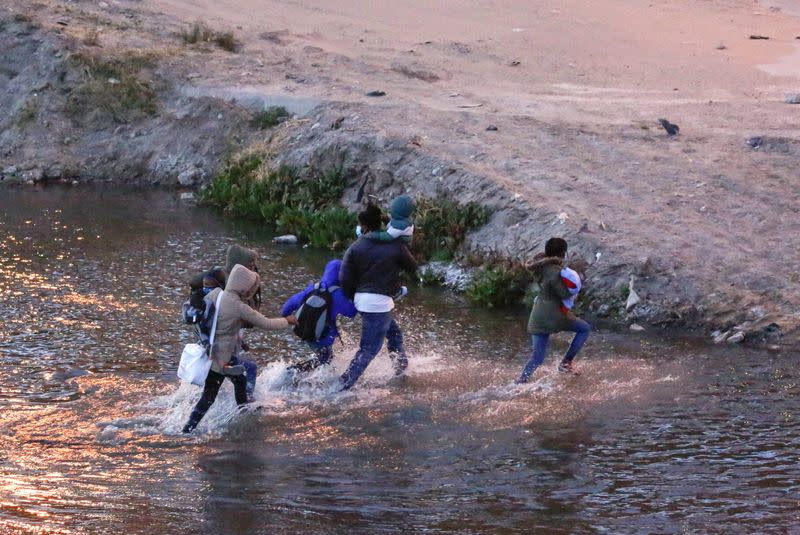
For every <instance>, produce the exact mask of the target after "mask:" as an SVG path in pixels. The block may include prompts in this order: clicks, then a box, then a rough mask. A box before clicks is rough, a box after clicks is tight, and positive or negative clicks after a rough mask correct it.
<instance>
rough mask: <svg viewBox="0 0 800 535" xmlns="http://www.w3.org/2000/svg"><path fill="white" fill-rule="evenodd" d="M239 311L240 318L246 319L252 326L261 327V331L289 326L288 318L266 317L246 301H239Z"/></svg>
mask: <svg viewBox="0 0 800 535" xmlns="http://www.w3.org/2000/svg"><path fill="white" fill-rule="evenodd" d="M239 313H240V314H241V318H242V320H244V321H246V322H247V323H249V324H250V325H252V326H253V327H256V328H257V329H261V330H262V331H273V330H277V329H285V328H287V327H289V325H290V323H289V320H288V319H286V318H267V317H265V316H264V315H263V314H261V313H260V312H256V311H255V310H253V309H252V308H250V306H248V305H247V304H246V303H239Z"/></svg>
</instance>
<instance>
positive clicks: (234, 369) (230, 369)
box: [222, 364, 244, 377]
mask: <svg viewBox="0 0 800 535" xmlns="http://www.w3.org/2000/svg"><path fill="white" fill-rule="evenodd" d="M243 373H244V366H243V365H241V364H234V365H233V366H223V367H222V375H230V376H234V377H235V376H237V375H242V374H243Z"/></svg>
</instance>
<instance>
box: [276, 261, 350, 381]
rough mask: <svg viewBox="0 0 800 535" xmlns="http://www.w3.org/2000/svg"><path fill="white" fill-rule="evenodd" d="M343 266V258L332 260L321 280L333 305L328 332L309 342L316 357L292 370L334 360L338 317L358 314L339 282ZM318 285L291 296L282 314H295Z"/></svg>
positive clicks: (312, 367)
mask: <svg viewBox="0 0 800 535" xmlns="http://www.w3.org/2000/svg"><path fill="white" fill-rule="evenodd" d="M341 267H342V261H341V260H331V261H330V262H328V264H327V265H326V266H325V271H324V272H323V273H322V280H320V283H319V286H320V287H322V288H327V289H328V291H329V292H331V307H330V311H329V314H328V334H327V335H326V336H324V337H323V338H321V339H319V340H318V341H317V342H311V343H309V345H310V346H311V348H312V349H314V352H315V353H316V356H315V357H314V358H312V359H308V360H305V361H303V362H299V363H298V364H295V365H293V366H290V367H289V369H290V370H293V371H298V372H307V371H311V370H313V369H315V368H318V367H319V366H322V365H323V364H328V363H329V362H330V361H331V360H333V343H334V342H335V341H336V338H337V337H338V336H339V329H338V325H337V324H336V318H337V317H338V316H345V317H347V318H354V317H355V315H356V312H357V311H356V307H355V305H354V304H353V302H352V301H351V300H350V299H348V298H347V297H346V296H345V295H344V290H342V288H341V284H340V283H339V270H340V269H341ZM316 286H317V284H315V283H311V284H309V285H308V286H306V288H305V289H304V290H303V291H302V292H298V293H296V294H294V295H293V296H292V297H290V298H289V300H288V301H286V303H284V305H283V308H281V316H284V317H286V316H291V315H293V314H295V313H296V312H297V310H298V309H299V308H300V307H301V306H302V304H303V302H305V300H306V297H308V295H309V294H310V293H311V292H313V291H314V289H315V288H316Z"/></svg>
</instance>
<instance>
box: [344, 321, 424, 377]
mask: <svg viewBox="0 0 800 535" xmlns="http://www.w3.org/2000/svg"><path fill="white" fill-rule="evenodd" d="M360 314H361V345H360V348H359V350H358V353H356V356H355V357H353V360H352V361H350V365H349V366H348V367H347V371H345V372H344V374H342V377H341V381H342V390H347V389H349V388H350V387H352V386H353V385H354V384H355V383H356V381H358V378H359V377H361V374H362V373H364V370H366V369H367V366H369V363H370V362H372V359H374V358H375V355H377V354H378V352H379V351H380V350H381V347H383V340H384V339H386V345H387V349H388V350H389V354H390V356H391V358H392V363H393V364H394V371H395V374H397V375H400V374H402V373H403V372H404V371H405V369H406V368H407V367H408V358H407V357H406V351H405V348H404V347H403V331H401V330H400V326H399V325H397V322H396V321H395V319H394V314H392V313H391V312H361V313H360Z"/></svg>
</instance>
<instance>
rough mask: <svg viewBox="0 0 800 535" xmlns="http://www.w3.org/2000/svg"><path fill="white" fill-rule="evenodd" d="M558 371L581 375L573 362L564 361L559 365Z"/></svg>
mask: <svg viewBox="0 0 800 535" xmlns="http://www.w3.org/2000/svg"><path fill="white" fill-rule="evenodd" d="M558 371H559V372H560V373H567V374H569V375H580V373H578V370H576V369H575V365H574V364H572V363H571V362H562V363H561V364H559V365H558Z"/></svg>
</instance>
